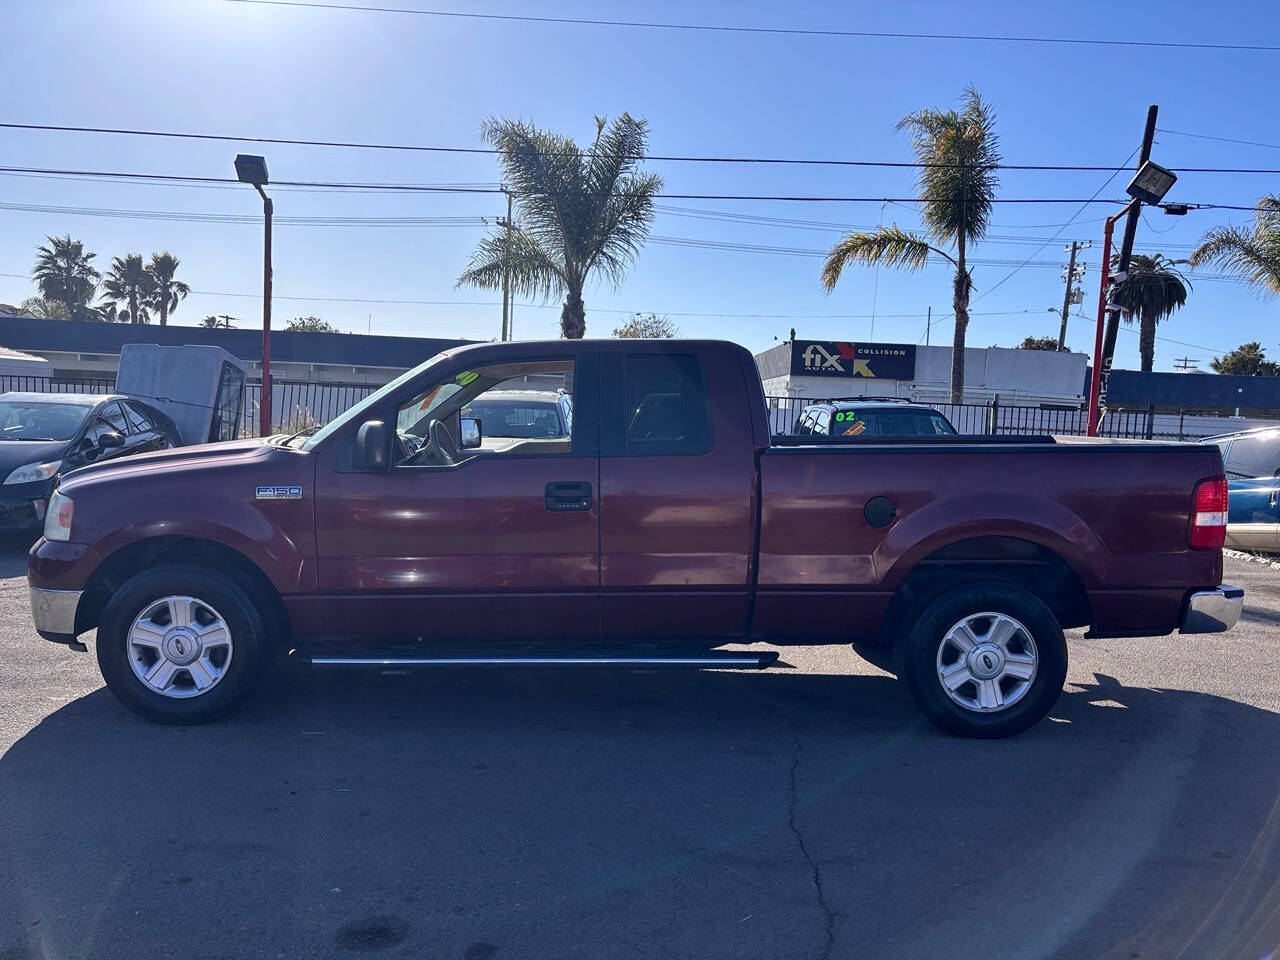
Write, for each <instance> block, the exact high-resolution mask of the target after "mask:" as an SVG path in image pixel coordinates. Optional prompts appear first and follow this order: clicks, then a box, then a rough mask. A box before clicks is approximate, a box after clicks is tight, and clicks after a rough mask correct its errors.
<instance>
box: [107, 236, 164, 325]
mask: <svg viewBox="0 0 1280 960" xmlns="http://www.w3.org/2000/svg"><path fill="white" fill-rule="evenodd" d="M102 289H103V294H102V298H103V299H104V300H106V301H107V302H108V304H110V305H111V306H113V307H115V308H116V314H115V316H116V317H118V318H119V319H121V320H123V321H125V322H126V323H150V322H151V315H150V314H149V313H148V312H147V303H148V302H149V301H150V299H151V296H152V292H153V291H154V290H155V278H154V277H152V276H151V274H149V273H148V272H147V269H146V267H144V266H143V265H142V255H141V254H138V253H127V254H125V255H124V256H123V257H112V259H111V272H110V273H108V274H107V276H106V277H105V278H104V279H103V281H102ZM121 304H124V307H123V309H122V308H121V306H120V305H121Z"/></svg>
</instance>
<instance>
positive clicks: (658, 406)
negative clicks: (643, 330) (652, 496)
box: [623, 354, 711, 456]
mask: <svg viewBox="0 0 1280 960" xmlns="http://www.w3.org/2000/svg"><path fill="white" fill-rule="evenodd" d="M625 371H626V373H625V380H626V386H625V391H626V392H625V396H624V407H623V414H624V416H625V417H626V422H625V433H624V442H625V448H626V452H627V453H629V454H633V455H641V456H644V455H676V456H682V455H683V456H687V455H693V454H700V453H706V452H707V451H708V450H710V449H711V430H710V427H709V425H708V420H707V395H706V389H705V388H704V386H703V382H702V371H701V369H699V367H698V361H697V358H695V357H694V356H692V355H691V354H629V355H628V356H627V358H626V367H625Z"/></svg>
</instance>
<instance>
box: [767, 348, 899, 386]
mask: <svg viewBox="0 0 1280 960" xmlns="http://www.w3.org/2000/svg"><path fill="white" fill-rule="evenodd" d="M791 375H792V376H793V377H868V378H876V379H881V380H913V379H915V375H916V346H915V344H914V343H849V342H847V341H844V340H793V341H792V343H791Z"/></svg>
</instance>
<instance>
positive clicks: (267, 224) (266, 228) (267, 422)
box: [258, 186, 275, 437]
mask: <svg viewBox="0 0 1280 960" xmlns="http://www.w3.org/2000/svg"><path fill="white" fill-rule="evenodd" d="M258 193H259V194H260V195H261V197H262V218H263V235H262V402H261V403H260V404H259V405H258V407H259V410H258V412H259V414H260V418H259V420H258V434H259V436H263V437H266V436H270V434H271V215H272V213H274V212H275V205H274V204H273V203H272V202H271V198H270V197H268V196H267V195H266V193H265V192H264V191H263V189H262V187H260V186H259V187H258Z"/></svg>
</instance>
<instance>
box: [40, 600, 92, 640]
mask: <svg viewBox="0 0 1280 960" xmlns="http://www.w3.org/2000/svg"><path fill="white" fill-rule="evenodd" d="M30 589H31V619H32V620H34V621H35V624H36V633H38V634H40V636H42V637H44V638H45V639H46V640H52V641H54V642H55V643H74V642H75V639H76V609H77V608H78V607H79V606H80V594H81V592H82V591H80V590H45V589H42V588H40V587H31V588H30Z"/></svg>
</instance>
